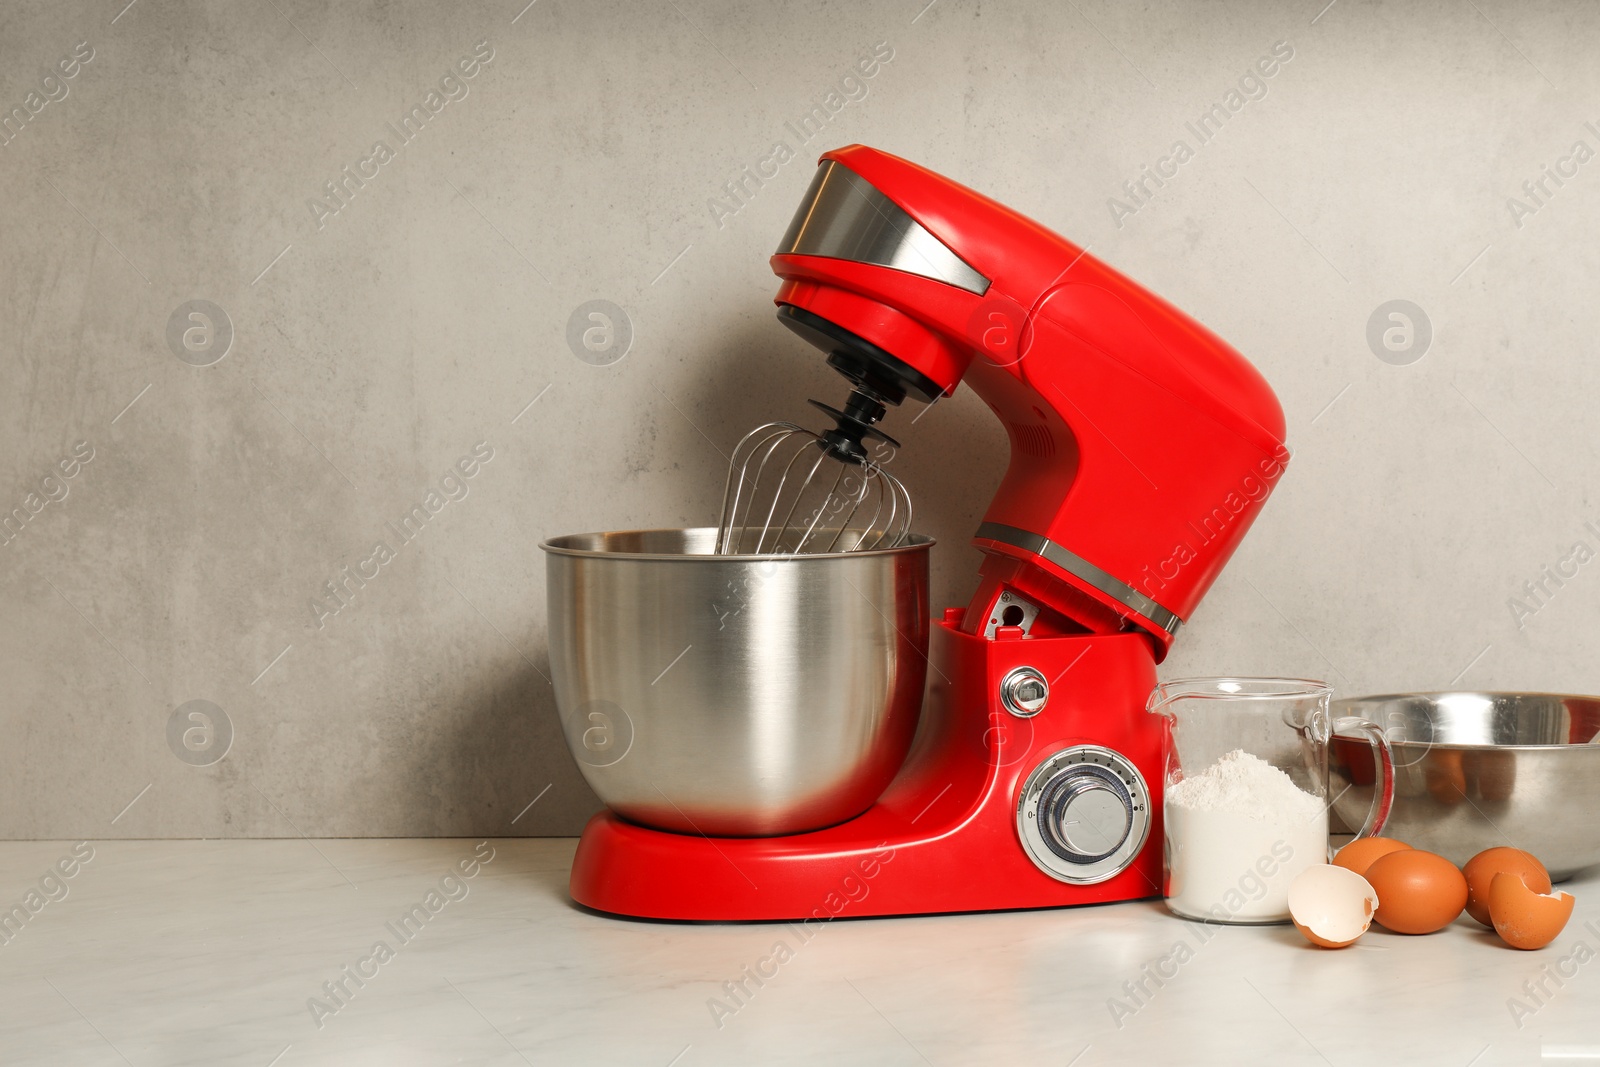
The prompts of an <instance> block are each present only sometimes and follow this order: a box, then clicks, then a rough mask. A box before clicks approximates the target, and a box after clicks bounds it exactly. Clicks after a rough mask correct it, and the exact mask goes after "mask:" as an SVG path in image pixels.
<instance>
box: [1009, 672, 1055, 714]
mask: <svg viewBox="0 0 1600 1067" xmlns="http://www.w3.org/2000/svg"><path fill="white" fill-rule="evenodd" d="M1000 703H1001V704H1002V705H1004V706H1005V709H1006V710H1007V711H1009V712H1010V713H1011V714H1013V715H1015V716H1017V717H1018V718H1019V719H1028V718H1032V717H1033V716H1035V715H1037V714H1039V713H1040V712H1041V711H1043V710H1044V706H1045V705H1046V704H1048V703H1050V683H1049V682H1047V681H1045V680H1044V675H1042V674H1040V673H1039V672H1038V671H1037V670H1035V669H1034V668H1032V667H1017V668H1016V669H1014V670H1012V671H1011V672H1010V673H1008V674H1007V675H1006V676H1005V677H1004V678H1002V679H1001V680H1000Z"/></svg>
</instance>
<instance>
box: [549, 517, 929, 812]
mask: <svg viewBox="0 0 1600 1067" xmlns="http://www.w3.org/2000/svg"><path fill="white" fill-rule="evenodd" d="M716 534H717V531H716V530H715V529H714V528H705V529H689V530H633V531H627V532H620V533H587V534H573V535H571V536H567V537H556V538H552V539H550V540H548V541H546V542H544V543H543V544H542V545H541V546H540V547H541V548H543V549H544V550H545V552H546V553H547V556H546V562H547V568H548V574H549V587H548V598H549V608H550V616H549V618H550V665H551V669H552V673H553V676H554V682H555V690H556V703H557V706H558V707H559V709H560V712H561V720H562V728H563V729H564V731H565V733H566V738H567V745H568V747H569V748H570V749H571V750H572V754H573V756H574V757H575V758H576V759H577V761H578V767H579V769H580V770H581V771H582V772H583V776H584V778H585V779H586V780H587V781H588V783H589V785H590V786H591V787H592V788H593V789H594V791H595V793H596V794H598V795H599V797H600V799H601V800H603V801H604V802H605V803H606V804H607V805H608V806H609V807H610V808H611V809H612V810H613V811H615V812H616V813H617V814H619V815H621V816H623V817H624V818H627V819H630V820H632V821H634V822H639V823H643V824H645V825H647V826H653V827H657V828H660V829H664V830H675V831H679V832H682V833H700V834H709V835H713V836H771V835H777V834H789V833H797V832H800V831H804V830H815V829H819V828H821V827H824V826H830V825H832V824H834V823H838V822H843V821H844V820H846V819H849V818H852V817H853V816H856V815H859V814H860V813H861V812H863V811H865V810H866V809H867V808H868V807H870V806H871V805H872V803H873V801H875V800H876V799H877V798H878V796H879V795H880V794H881V793H882V792H883V790H884V788H885V787H886V786H887V785H888V784H889V781H890V780H891V779H892V778H893V777H894V775H895V773H896V772H897V771H898V770H899V768H900V764H901V763H902V762H903V761H904V759H905V756H906V751H907V749H908V748H909V747H910V744H911V738H912V735H913V734H914V733H915V732H916V727H917V718H918V716H919V714H920V712H921V707H922V690H923V682H924V679H925V676H926V671H927V662H928V660H927V654H928V625H929V619H928V616H929V605H928V551H929V549H930V548H931V547H932V545H933V541H932V540H931V539H929V538H925V537H914V538H912V543H911V544H908V545H906V546H905V547H902V548H895V549H884V550H875V551H861V552H834V553H826V554H823V553H818V554H811V555H803V556H773V555H764V556H763V555H738V556H729V555H724V556H718V555H714V554H712V553H713V550H714V545H715V541H716Z"/></svg>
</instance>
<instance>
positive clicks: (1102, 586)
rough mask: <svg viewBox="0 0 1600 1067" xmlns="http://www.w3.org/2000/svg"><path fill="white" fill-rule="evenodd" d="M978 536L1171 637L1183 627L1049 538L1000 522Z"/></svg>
mask: <svg viewBox="0 0 1600 1067" xmlns="http://www.w3.org/2000/svg"><path fill="white" fill-rule="evenodd" d="M975 536H976V537H979V538H981V539H983V540H985V541H995V542H998V543H999V544H1002V545H1010V546H1011V547H1012V548H1020V549H1021V550H1022V551H1024V552H1031V553H1033V554H1034V555H1036V556H1043V557H1044V558H1045V559H1047V560H1049V561H1050V562H1051V563H1054V564H1055V565H1056V566H1057V567H1060V568H1061V569H1062V570H1064V571H1066V572H1067V573H1068V574H1070V575H1072V576H1073V577H1075V578H1078V579H1081V580H1082V581H1084V582H1086V583H1087V584H1089V585H1091V586H1093V587H1094V588H1096V589H1098V590H1100V592H1102V593H1104V594H1105V595H1106V596H1108V597H1110V598H1111V599H1112V600H1115V601H1116V602H1117V603H1119V604H1121V605H1122V606H1123V607H1125V608H1127V609H1128V610H1129V611H1134V612H1137V613H1138V614H1140V615H1143V616H1144V617H1145V618H1147V619H1149V620H1150V621H1151V622H1153V623H1155V624H1156V625H1157V626H1159V627H1161V628H1162V629H1163V630H1165V631H1167V633H1169V634H1175V633H1177V632H1178V627H1180V626H1182V625H1183V620H1182V619H1180V618H1178V616H1177V615H1175V614H1174V613H1172V612H1170V611H1168V610H1167V609H1166V608H1164V607H1162V606H1161V605H1160V604H1157V603H1156V602H1155V601H1154V600H1151V599H1150V598H1149V597H1147V596H1145V595H1144V594H1143V593H1141V592H1139V590H1137V589H1135V588H1134V587H1133V586H1131V585H1129V584H1128V583H1127V582H1124V581H1122V580H1121V579H1120V578H1117V577H1116V576H1114V575H1111V574H1108V573H1107V572H1105V571H1103V570H1101V569H1100V568H1099V567H1096V566H1095V565H1094V564H1093V563H1090V562H1089V561H1088V560H1086V559H1084V558H1083V557H1082V556H1080V555H1078V554H1077V553H1076V552H1073V551H1071V550H1070V549H1068V548H1065V547H1063V546H1061V545H1058V544H1057V543H1056V542H1054V541H1052V540H1050V539H1049V538H1048V537H1041V536H1039V535H1038V534H1036V533H1029V532H1028V531H1027V530H1022V529H1018V528H1017V527H1015V526H1007V525H1005V524H1004V523H998V522H986V523H984V524H983V525H981V526H979V527H978V532H977V534H976V535H975Z"/></svg>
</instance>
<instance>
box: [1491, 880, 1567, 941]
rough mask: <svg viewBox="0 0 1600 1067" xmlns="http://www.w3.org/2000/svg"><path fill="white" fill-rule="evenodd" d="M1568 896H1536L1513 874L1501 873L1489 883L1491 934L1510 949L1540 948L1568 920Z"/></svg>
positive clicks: (1553, 938)
mask: <svg viewBox="0 0 1600 1067" xmlns="http://www.w3.org/2000/svg"><path fill="white" fill-rule="evenodd" d="M1574 903H1575V902H1574V900H1573V897H1572V894H1571V893H1551V894H1549V895H1546V894H1543V893H1536V892H1534V891H1533V890H1532V889H1529V888H1528V886H1527V884H1526V883H1525V882H1523V880H1522V879H1521V878H1520V877H1518V876H1517V875H1515V874H1510V873H1507V872H1504V871H1502V872H1501V873H1499V874H1497V875H1495V876H1494V880H1493V881H1492V882H1490V883H1489V914H1490V916H1491V917H1493V919H1494V932H1495V933H1497V934H1499V935H1500V937H1501V940H1503V941H1505V943H1506V944H1508V945H1510V946H1511V947H1512V948H1522V949H1535V948H1544V947H1545V946H1546V945H1548V944H1549V943H1550V942H1552V941H1554V940H1555V939H1556V937H1557V936H1559V935H1560V933H1561V931H1562V930H1564V929H1566V926H1567V920H1568V919H1570V918H1572V905H1573V904H1574Z"/></svg>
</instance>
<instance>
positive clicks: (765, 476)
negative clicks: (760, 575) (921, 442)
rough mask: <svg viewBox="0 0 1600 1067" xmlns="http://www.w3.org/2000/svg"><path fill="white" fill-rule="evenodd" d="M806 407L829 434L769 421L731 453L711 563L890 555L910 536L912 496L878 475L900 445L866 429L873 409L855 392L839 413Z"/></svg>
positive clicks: (865, 395)
mask: <svg viewBox="0 0 1600 1067" xmlns="http://www.w3.org/2000/svg"><path fill="white" fill-rule="evenodd" d="M811 403H812V404H814V405H815V406H816V407H817V408H819V409H820V410H822V411H824V412H826V413H827V414H829V415H831V416H832V417H833V419H834V423H835V426H834V428H833V429H831V430H828V431H827V432H825V433H816V432H815V431H813V430H808V429H806V428H805V427H804V426H799V425H797V424H795V423H792V422H769V423H766V424H765V425H762V426H757V427H756V428H755V429H754V430H751V431H750V432H749V433H747V434H745V435H744V437H743V439H741V440H740V441H739V444H738V445H737V446H735V448H734V450H733V458H732V459H731V460H730V461H729V463H728V481H727V484H726V486H725V487H724V489H723V493H722V517H721V519H720V520H719V521H718V524H717V544H716V551H717V553H718V554H719V555H728V554H741V553H780V554H797V553H811V552H853V551H861V550H868V549H874V548H898V547H900V546H901V545H903V544H905V542H906V539H907V538H908V537H909V536H910V533H911V496H910V494H908V493H907V492H906V488H905V486H904V485H903V484H901V482H900V479H898V478H896V477H895V476H894V475H892V474H890V473H889V472H888V471H886V470H884V469H883V464H884V463H886V462H888V461H889V459H891V458H892V457H893V455H894V449H895V448H897V447H899V442H897V441H895V439H894V438H892V437H890V436H889V435H888V434H885V433H883V432H882V431H879V430H876V429H873V427H872V423H873V422H875V421H877V419H879V418H881V417H882V415H883V406H882V404H880V403H878V402H877V401H876V400H875V399H874V398H873V397H872V396H871V395H870V394H868V393H866V392H864V391H862V390H860V389H857V390H856V391H855V392H854V393H852V394H851V396H850V400H849V401H848V402H847V403H846V404H845V410H844V411H837V410H835V409H834V408H831V407H829V406H828V405H826V404H823V403H819V402H818V401H815V400H813V401H811ZM874 411H876V414H874ZM869 440H870V441H871V442H872V447H871V449H870V451H869V449H868V447H867V445H866V444H865V442H866V441H869Z"/></svg>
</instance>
